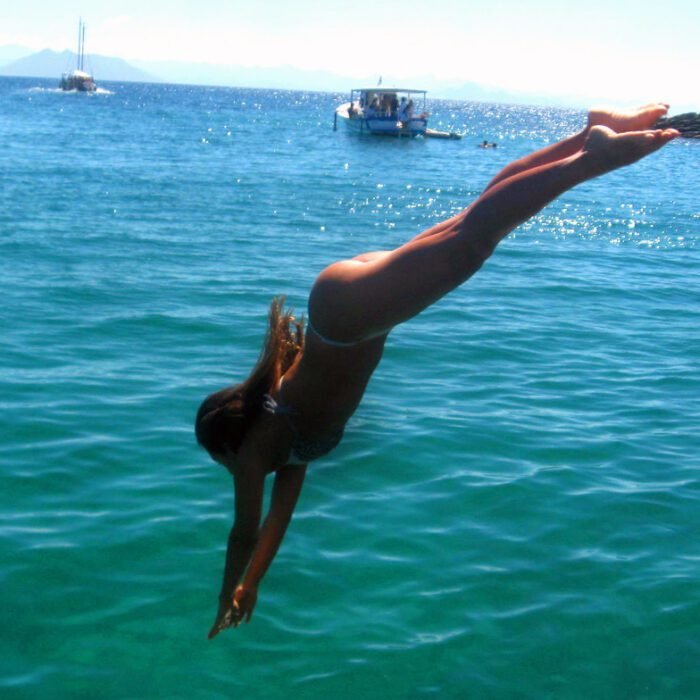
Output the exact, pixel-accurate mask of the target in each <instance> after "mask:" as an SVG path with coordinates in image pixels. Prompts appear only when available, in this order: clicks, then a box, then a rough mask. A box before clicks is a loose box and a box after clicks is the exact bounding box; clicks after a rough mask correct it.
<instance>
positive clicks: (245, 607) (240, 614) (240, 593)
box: [233, 583, 258, 627]
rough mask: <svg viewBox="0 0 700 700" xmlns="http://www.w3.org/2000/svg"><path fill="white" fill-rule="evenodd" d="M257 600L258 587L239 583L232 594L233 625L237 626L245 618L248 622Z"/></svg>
mask: <svg viewBox="0 0 700 700" xmlns="http://www.w3.org/2000/svg"><path fill="white" fill-rule="evenodd" d="M257 602H258V589H257V588H253V587H252V586H246V585H245V584H243V583H242V584H241V585H240V586H238V588H236V590H235V592H234V594H233V625H234V627H238V625H240V624H241V622H243V621H244V620H245V622H246V623H248V622H250V616H251V615H252V614H253V609H254V608H255V604H256V603H257Z"/></svg>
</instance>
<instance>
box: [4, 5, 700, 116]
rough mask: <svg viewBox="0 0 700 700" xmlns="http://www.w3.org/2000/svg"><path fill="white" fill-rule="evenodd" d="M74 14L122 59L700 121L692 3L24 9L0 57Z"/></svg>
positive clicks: (93, 40)
mask: <svg viewBox="0 0 700 700" xmlns="http://www.w3.org/2000/svg"><path fill="white" fill-rule="evenodd" d="M81 16H82V17H83V18H84V19H85V21H86V22H87V25H88V51H89V52H91V53H97V54H103V55H107V56H119V57H121V58H125V59H127V60H129V59H132V60H181V61H197V62H207V63H214V64H224V65H226V64H228V65H245V66H268V67H269V66H277V65H285V64H287V65H292V66H295V67H298V68H303V69H321V70H329V71H331V72H334V73H337V74H338V75H339V76H345V77H347V78H348V79H349V80H351V79H352V78H353V77H357V76H368V75H377V76H378V75H384V76H391V78H393V79H396V80H411V78H414V77H420V76H427V75H432V76H434V77H435V78H436V79H440V80H449V81H454V82H456V83H459V82H477V83H482V84H487V85H495V86H499V87H503V88H507V89H513V90H519V91H529V92H539V93H542V94H552V95H557V94H566V95H575V96H577V97H579V98H581V99H583V100H585V99H587V98H590V99H592V100H598V99H606V100H614V101H617V102H621V103H624V104H628V103H634V102H638V101H639V100H644V101H649V100H652V99H653V100H656V99H664V100H667V101H669V102H671V103H673V104H683V105H684V106H691V107H692V106H694V107H695V108H697V109H700V88H698V78H697V74H698V69H700V41H699V40H698V35H699V34H700V2H698V0H666V1H665V2H658V1H657V2H654V3H650V2H647V0H639V1H638V2H631V1H625V2H620V1H616V0H608V1H607V2H605V1H603V0H591V1H590V2H587V3H586V4H575V5H572V4H569V3H568V2H562V0H488V1H486V0H485V1H484V2H483V3H474V2H469V1H468V0H431V1H430V2H423V3H420V2H417V1H416V0H352V2H351V1H350V0H295V2H293V3H292V2H289V0H266V1H265V2H255V0H246V1H245V2H243V1H242V0H228V1H226V2H224V1H223V0H199V1H198V2H197V3H192V2H191V1H190V2H185V0H168V2H165V1H164V0H149V1H148V2H147V3H146V2H143V0H139V1H138V2H136V1H135V0H129V1H121V2H120V1H119V0H110V1H109V2H107V0H91V1H90V3H84V2H58V3H56V2H55V1H54V2H50V1H49V0H44V1H41V0H22V2H17V3H14V5H13V7H12V11H11V12H4V13H3V18H2V24H0V45H6V44H16V45H20V46H27V47H29V48H33V49H41V48H52V49H56V50H62V49H65V48H74V45H75V42H76V39H75V35H76V27H77V21H78V17H81ZM346 87H347V85H345V84H341V85H339V86H338V88H339V89H341V90H342V89H344V88H346Z"/></svg>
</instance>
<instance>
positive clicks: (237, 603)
mask: <svg viewBox="0 0 700 700" xmlns="http://www.w3.org/2000/svg"><path fill="white" fill-rule="evenodd" d="M305 476H306V465H305V464H298V465H297V464H295V465H292V464H288V465H287V466H285V467H283V468H282V469H280V470H279V471H278V472H277V473H276V474H275V483H274V485H273V487H272V497H271V499H270V510H269V511H268V514H267V517H266V518H265V522H264V523H263V526H262V527H261V528H260V537H259V538H258V541H257V544H256V546H255V550H254V551H253V554H252V556H251V559H250V564H249V565H248V568H247V570H246V572H245V575H244V577H243V581H242V582H241V584H240V585H239V586H238V587H237V588H236V591H235V592H234V595H233V605H234V620H233V624H234V625H238V624H240V623H241V622H242V621H243V620H245V622H250V616H251V615H252V614H253V608H254V607H255V603H256V602H257V599H258V587H259V586H260V582H261V581H262V579H263V576H265V574H266V573H267V570H268V569H269V568H270V564H272V560H273V559H274V558H275V555H276V554H277V550H278V549H279V547H280V544H282V539H283V538H284V535H285V533H286V532H287V526H288V525H289V523H290V521H291V519H292V514H293V513H294V508H295V507H296V504H297V501H298V500H299V494H300V493H301V487H302V486H303V484H304V477H305Z"/></svg>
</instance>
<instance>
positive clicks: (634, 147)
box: [583, 125, 679, 175]
mask: <svg viewBox="0 0 700 700" xmlns="http://www.w3.org/2000/svg"><path fill="white" fill-rule="evenodd" d="M677 136H679V133H678V131H676V130H675V129H654V130H648V131H630V132H627V133H620V134H617V133H615V131H613V129H612V128H609V127H607V126H602V125H596V126H593V127H591V130H590V131H589V133H588V137H587V138H586V143H585V144H584V146H583V153H586V154H588V155H589V160H590V162H591V163H592V164H593V167H594V170H595V171H596V174H598V175H600V174H602V173H606V172H608V171H610V170H615V168H620V167H622V166H624V165H630V164H631V163H635V162H636V161H638V160H641V159H642V158H644V157H645V156H648V155H649V154H650V153H653V152H654V151H657V150H658V149H659V148H661V147H662V146H664V145H666V144H667V143H668V142H669V141H672V140H673V139H675V138H676V137H677Z"/></svg>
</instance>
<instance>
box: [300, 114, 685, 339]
mask: <svg viewBox="0 0 700 700" xmlns="http://www.w3.org/2000/svg"><path fill="white" fill-rule="evenodd" d="M607 114H610V113H607ZM586 131H587V135H586V138H585V140H584V142H583V147H582V148H581V149H579V150H578V151H575V152H574V153H572V154H570V155H568V156H566V157H564V158H561V159H559V160H554V161H550V160H549V155H547V154H545V153H542V152H538V154H539V156H538V157H541V158H542V161H543V162H541V163H540V164H539V165H532V163H533V160H532V159H530V160H529V161H528V159H521V161H518V163H520V164H521V165H523V167H517V168H513V171H514V173H513V174H511V175H508V174H507V173H506V174H505V175H504V176H503V177H502V178H501V179H500V180H498V181H493V182H492V184H491V185H490V186H489V188H487V190H486V191H485V192H484V193H483V194H482V195H481V196H480V197H479V199H477V200H476V202H474V203H473V204H472V205H471V206H470V207H469V208H468V209H466V210H465V211H464V212H462V214H460V215H458V216H456V217H453V218H452V219H450V220H449V222H446V223H445V224H443V225H440V227H439V230H438V231H436V232H434V233H432V234H431V235H427V236H426V235H422V236H418V237H417V238H414V239H412V240H411V241H409V242H408V243H406V244H405V245H403V246H401V247H400V248H397V249H396V250H394V251H391V252H389V253H384V254H374V255H372V254H369V255H368V256H366V258H365V259H364V260H362V259H360V260H346V261H342V262H339V263H335V264H334V265H331V266H330V267H328V268H326V270H324V271H323V272H322V273H321V275H320V276H319V278H318V279H317V281H316V284H315V285H314V288H313V289H312V292H311V296H310V298H309V313H310V315H311V317H312V320H313V324H314V326H315V327H316V328H317V329H318V330H319V331H320V332H321V333H323V335H326V336H327V337H329V338H332V339H334V340H339V341H350V342H351V341H358V340H361V339H365V338H369V337H372V336H375V335H379V334H381V333H383V332H386V331H387V330H388V329H390V328H392V327H393V326H395V325H397V324H398V323H401V322H402V321H405V320H407V319H408V318H411V317H412V316H414V315H416V314H417V313H419V312H420V311H422V310H423V309H425V308H426V307H427V306H429V305H430V304H432V303H434V302H435V301H437V300H438V299H439V298H440V297H442V296H444V295H445V294H447V293H448V292H449V291H451V290H453V289H454V288H455V287H457V286H459V285H460V284H462V283H463V282H464V281H465V280H467V279H468V278H469V277H471V275H473V274H474V273H475V272H476V271H477V270H478V269H479V268H480V267H481V265H482V264H483V263H484V261H485V260H486V259H487V258H488V257H489V256H490V255H491V253H492V252H493V251H494V249H495V247H496V246H497V245H498V243H499V242H500V241H501V240H502V239H503V238H504V237H505V236H506V235H507V234H508V233H510V231H512V230H513V229H514V228H515V227H516V226H518V225H520V224H521V223H523V222H524V221H526V220H527V219H529V218H530V217H532V216H534V215H535V214H536V213H537V212H539V211H540V210H541V209H542V208H543V207H544V206H546V205H547V204H549V203H550V202H551V201H553V200H554V199H556V198H557V197H558V196H559V195H561V194H562V193H564V192H566V191H567V190H569V189H571V188H572V187H574V186H576V185H578V184H580V183H582V182H585V181H586V180H589V179H591V178H594V177H597V176H599V175H602V174H604V173H606V172H609V171H611V170H614V169H616V168H620V167H623V166H625V165H629V164H631V163H634V162H635V161H637V160H640V159H641V158H644V157H645V156H647V155H649V154H650V153H653V152H654V151H656V150H658V149H659V148H661V147H662V146H663V145H664V144H666V143H668V142H669V141H670V140H672V139H673V138H675V137H676V136H678V132H677V131H675V130H673V129H667V130H665V131H661V130H655V131H632V132H629V133H620V134H617V133H615V132H614V131H613V129H612V128H611V127H608V126H607V125H593V126H590V127H587V129H586ZM573 138H576V137H573ZM560 145H561V144H556V145H555V148H556V146H560ZM562 148H564V147H562ZM546 150H549V149H545V151H546ZM552 152H554V153H556V151H550V154H551V153H552ZM561 152H563V151H561ZM538 154H535V156H537V155H538ZM525 161H528V162H529V163H530V165H531V166H532V167H527V168H526V167H524V163H525Z"/></svg>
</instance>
